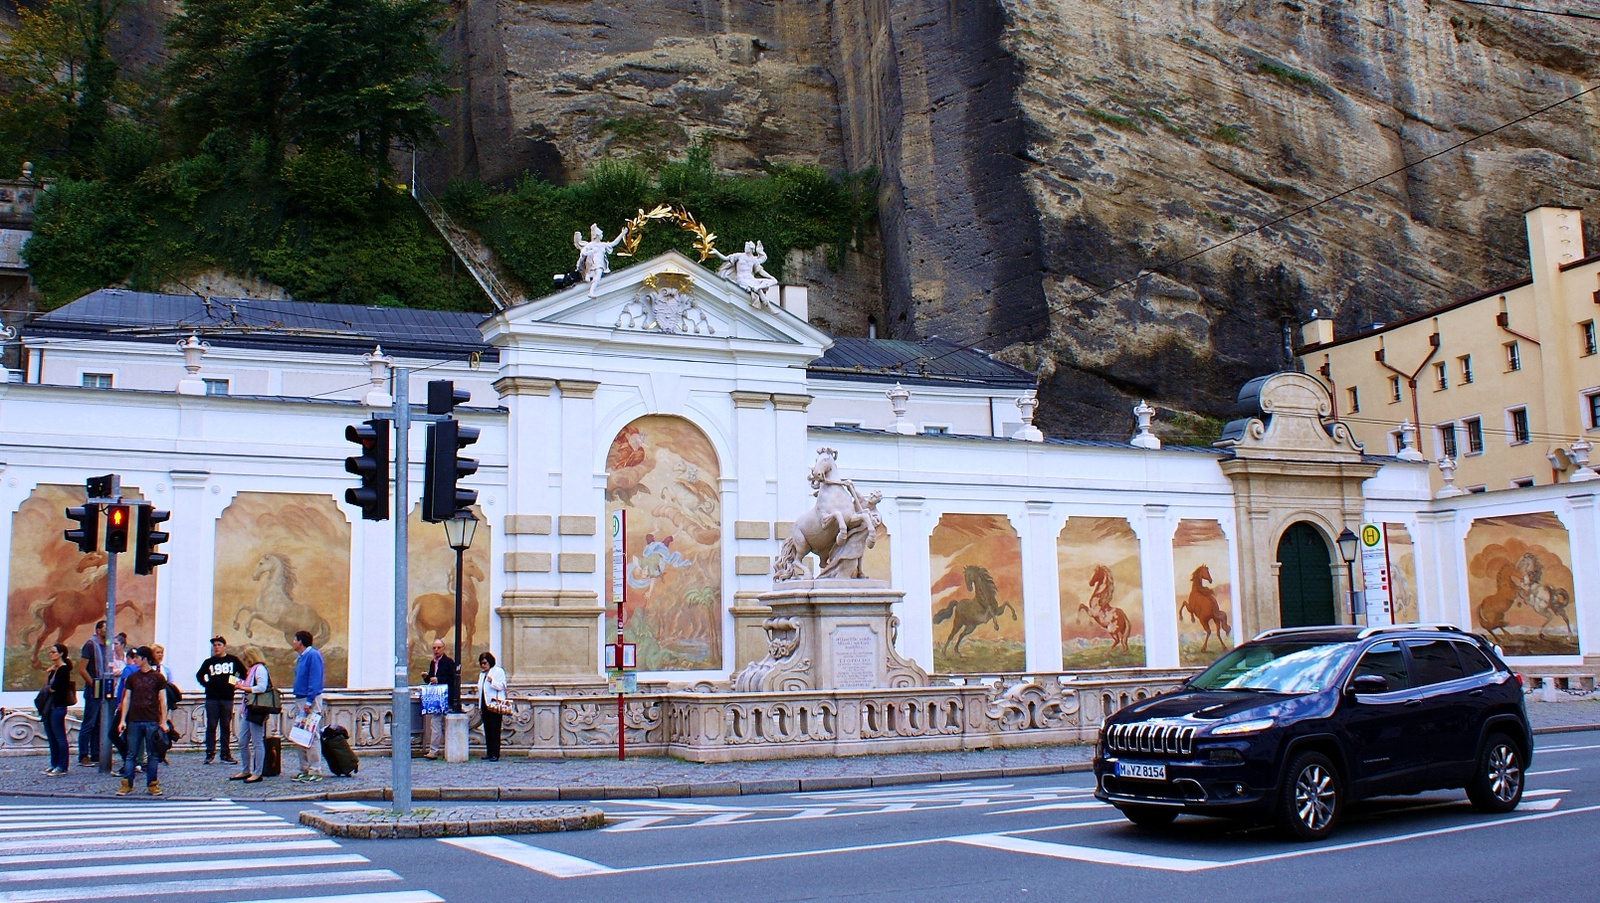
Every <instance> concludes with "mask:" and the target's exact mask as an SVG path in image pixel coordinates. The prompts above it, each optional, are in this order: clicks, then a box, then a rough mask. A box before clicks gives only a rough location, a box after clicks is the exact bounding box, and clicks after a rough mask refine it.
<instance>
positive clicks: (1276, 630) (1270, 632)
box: [1250, 624, 1351, 643]
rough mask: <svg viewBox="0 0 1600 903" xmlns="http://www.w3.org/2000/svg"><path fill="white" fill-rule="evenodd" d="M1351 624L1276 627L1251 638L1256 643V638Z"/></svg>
mask: <svg viewBox="0 0 1600 903" xmlns="http://www.w3.org/2000/svg"><path fill="white" fill-rule="evenodd" d="M1349 626H1351V625H1349V624H1322V625H1312V626H1310V627H1274V628H1272V629H1271V630H1263V631H1261V632H1260V633H1258V634H1256V635H1255V636H1253V637H1251V638H1250V642H1252V643H1254V642H1255V641H1256V640H1259V639H1264V638H1266V637H1269V636H1289V635H1291V634H1296V633H1325V632H1327V631H1328V630H1330V629H1334V630H1337V629H1338V628H1340V627H1349Z"/></svg>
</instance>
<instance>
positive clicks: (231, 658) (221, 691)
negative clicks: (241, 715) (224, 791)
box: [194, 636, 244, 765]
mask: <svg viewBox="0 0 1600 903" xmlns="http://www.w3.org/2000/svg"><path fill="white" fill-rule="evenodd" d="M194 679H195V680H197V681H199V682H200V685H201V686H203V687H205V689H206V764H207V765H210V764H211V763H212V762H213V761H215V756H216V752H217V731H218V729H220V730H221V731H222V761H224V762H227V763H230V764H234V758H233V750H232V749H231V748H230V747H229V735H230V734H231V733H232V732H233V685H234V684H236V683H238V682H239V681H241V680H243V679H244V662H241V661H239V657H238V656H236V655H233V654H231V653H229V652H228V641H227V640H225V639H223V638H222V637H220V636H214V637H212V638H211V657H210V658H208V659H206V660H205V661H203V662H201V663H200V670H199V671H196V672H195V674H194Z"/></svg>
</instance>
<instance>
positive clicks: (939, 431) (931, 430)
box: [922, 426, 950, 436]
mask: <svg viewBox="0 0 1600 903" xmlns="http://www.w3.org/2000/svg"><path fill="white" fill-rule="evenodd" d="M922 435H924V436H948V435H950V428H949V427H948V426H924V427H923V428H922Z"/></svg>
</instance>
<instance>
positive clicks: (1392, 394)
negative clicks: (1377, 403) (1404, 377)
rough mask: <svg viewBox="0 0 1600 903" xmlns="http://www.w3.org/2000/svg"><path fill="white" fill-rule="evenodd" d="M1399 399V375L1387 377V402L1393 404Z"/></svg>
mask: <svg viewBox="0 0 1600 903" xmlns="http://www.w3.org/2000/svg"><path fill="white" fill-rule="evenodd" d="M1399 400H1400V377H1398V376H1391V377H1389V403H1390V404H1395V403H1396V402H1398V401H1399Z"/></svg>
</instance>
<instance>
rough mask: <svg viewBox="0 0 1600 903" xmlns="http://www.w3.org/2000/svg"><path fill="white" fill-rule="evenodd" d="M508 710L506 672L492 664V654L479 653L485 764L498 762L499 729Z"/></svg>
mask: <svg viewBox="0 0 1600 903" xmlns="http://www.w3.org/2000/svg"><path fill="white" fill-rule="evenodd" d="M510 709H511V699H510V697H508V696H507V695H506V670H505V669H504V668H502V667H500V666H499V665H497V664H495V663H494V653H492V652H484V653H481V654H480V655H479V656H478V714H479V715H480V716H481V718H482V719H483V745H484V756H483V759H484V761H486V762H498V761H500V727H501V725H502V724H504V722H505V717H506V716H505V713H506V712H507V711H509V710H510Z"/></svg>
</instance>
